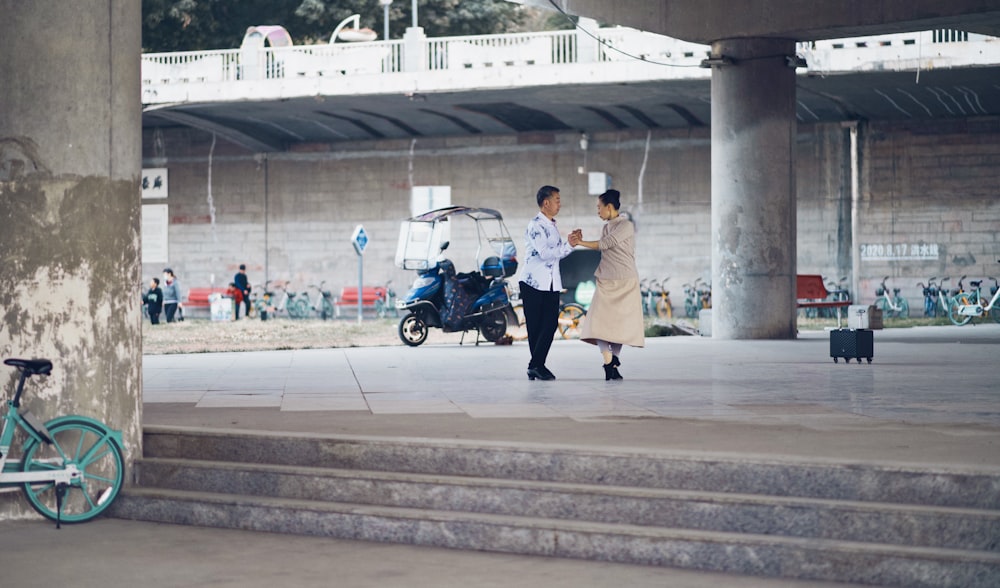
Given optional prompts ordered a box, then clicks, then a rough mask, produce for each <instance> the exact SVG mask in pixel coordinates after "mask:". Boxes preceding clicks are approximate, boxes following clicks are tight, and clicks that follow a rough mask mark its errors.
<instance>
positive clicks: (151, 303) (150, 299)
mask: <svg viewBox="0 0 1000 588" xmlns="http://www.w3.org/2000/svg"><path fill="white" fill-rule="evenodd" d="M142 301H143V302H145V303H146V312H147V313H149V322H150V323H151V324H154V325H158V324H160V312H161V311H162V310H163V290H161V289H160V279H159V278H153V279H152V280H151V281H150V282H149V291H148V292H146V295H145V296H143V298H142Z"/></svg>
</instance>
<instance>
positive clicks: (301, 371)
mask: <svg viewBox="0 0 1000 588" xmlns="http://www.w3.org/2000/svg"><path fill="white" fill-rule="evenodd" d="M621 359H622V367H621V371H622V374H623V375H624V377H625V379H624V380H622V381H617V382H616V381H612V382H606V381H605V380H604V379H603V370H602V369H601V366H600V364H601V359H600V355H599V354H598V352H597V350H596V348H595V347H593V346H591V345H587V344H584V343H581V342H579V341H562V340H557V341H556V342H555V343H554V345H553V348H552V351H551V354H550V356H549V362H548V363H549V367H550V369H551V370H552V371H553V372H555V373H556V375H557V376H558V379H556V380H555V381H549V382H543V381H538V380H535V381H529V380H528V379H527V377H526V374H525V368H526V364H527V360H528V351H527V347H526V345H525V344H524V343H521V342H515V343H514V344H513V345H510V346H498V345H492V344H484V345H479V346H478V347H477V346H475V345H471V344H466V345H463V346H459V345H457V344H439V345H436V344H434V337H433V333H432V335H431V338H430V340H429V342H428V343H426V344H424V345H423V346H421V347H417V348H408V347H401V346H396V347H365V348H339V349H336V348H335V349H315V350H300V351H269V352H251V353H208V354H190V355H161V356H146V357H145V358H144V368H143V373H144V382H143V387H144V410H145V415H144V422H146V423H151V424H154V423H155V424H177V425H190V426H211V427H230V428H252V429H265V430H267V429H270V430H294V431H304V432H317V433H339V434H352V435H376V436H406V437H431V438H467V439H482V440H493V441H525V442H545V443H570V444H585V445H597V446H602V445H613V446H619V447H620V446H635V447H651V448H657V449H668V450H678V451H719V452H742V453H764V454H774V453H779V454H788V455H804V456H815V457H828V458H832V459H854V460H858V459H862V460H876V461H878V460H883V461H893V460H902V461H916V462H928V461H930V462H938V463H950V464H954V463H971V464H983V465H985V464H989V465H996V466H1000V451H997V445H996V443H997V441H998V439H1000V438H998V433H1000V386H998V383H997V382H998V377H1000V368H998V360H1000V325H998V324H995V323H988V324H979V325H968V326H965V327H952V326H947V327H944V326H942V327H916V328H909V329H887V330H882V331H876V333H875V357H874V360H873V362H872V363H871V364H868V363H861V364H858V363H855V362H851V363H850V364H845V363H844V362H843V361H840V362H839V363H834V362H833V361H832V359H831V358H830V355H829V334H828V333H827V332H825V331H805V332H802V333H801V334H800V336H799V338H798V339H796V340H789V341H718V340H714V339H711V338H702V337H691V336H674V337H660V338H649V339H647V345H646V347H645V348H641V349H634V348H626V349H625V350H624V352H623V353H622V355H621Z"/></svg>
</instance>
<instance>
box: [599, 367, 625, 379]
mask: <svg viewBox="0 0 1000 588" xmlns="http://www.w3.org/2000/svg"><path fill="white" fill-rule="evenodd" d="M601 367H603V368H604V381H605V382H606V381H608V380H610V379H611V378H613V377H614V376H613V375H612V371H618V370H615V366H614V365H613V364H610V363H606V364H604V365H603V366H601ZM618 377H619V378H620V377H621V376H618Z"/></svg>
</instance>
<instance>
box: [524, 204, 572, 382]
mask: <svg viewBox="0 0 1000 588" xmlns="http://www.w3.org/2000/svg"><path fill="white" fill-rule="evenodd" d="M535 201H536V203H537V204H538V214H537V215H535V217H534V218H533V219H531V221H530V222H529V223H528V228H527V229H526V230H525V233H524V236H525V241H526V246H525V249H526V251H527V257H526V259H525V262H524V269H523V270H522V273H521V281H520V283H519V285H520V290H521V300H522V301H523V304H524V326H525V327H526V328H527V330H528V347H529V349H530V351H531V359H530V360H529V361H528V379H529V380H534V379H536V378H537V379H539V380H554V379H556V376H555V374H553V373H552V372H551V371H550V370H549V368H547V367H546V366H545V361H546V360H547V359H548V355H549V348H550V347H552V337H553V336H555V333H556V327H558V326H559V294H560V292H561V291H562V277H561V276H560V274H559V260H560V259H562V258H564V257H566V256H567V255H569V254H570V253H571V252H572V251H573V247H574V246H575V245H576V241H577V239H579V237H580V234H579V232H573V233H571V234H570V235H569V237H568V239H569V240H568V241H565V240H563V238H562V236H560V234H559V229H558V228H556V215H557V214H559V209H560V208H561V200H560V195H559V188H556V187H555V186H542V187H541V188H540V189H539V190H538V193H537V194H536V195H535Z"/></svg>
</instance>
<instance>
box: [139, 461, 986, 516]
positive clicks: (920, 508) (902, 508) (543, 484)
mask: <svg viewBox="0 0 1000 588" xmlns="http://www.w3.org/2000/svg"><path fill="white" fill-rule="evenodd" d="M135 464H136V466H137V467H139V468H141V466H142V465H143V464H149V465H152V466H161V465H165V466H170V467H185V468H197V469H219V470H223V471H227V472H237V471H242V472H262V473H271V474H288V475H295V476H319V477H326V478H341V479H359V480H365V481H373V482H377V481H388V482H400V483H415V484H427V485H449V486H462V487H467V488H471V487H486V488H491V489H492V488H496V489H501V490H539V491H543V492H565V493H576V494H605V495H609V496H620V497H628V498H647V499H675V500H689V501H695V502H711V503H724V504H754V505H778V506H788V507H812V506H818V507H825V508H845V509H853V510H858V511H862V512H865V511H867V512H871V511H875V510H877V511H887V510H888V511H893V512H897V513H917V514H943V515H952V516H976V517H985V518H989V519H994V520H996V521H997V522H998V523H1000V510H994V509H986V508H972V507H958V506H937V505H920V504H911V503H896V502H878V501H863V500H847V499H835V498H813V497H808V496H785V495H772V494H762V493H760V494H754V493H743V492H712V491H701V490H685V489H675V488H648V487H642V486H616V485H602V484H582V483H575V482H551V481H541V480H518V479H507V478H487V477H475V476H458V475H448V474H421V473H408V472H384V471H378V470H354V469H345V468H323V467H311V466H294V465H274V464H250V463H241V462H226V461H208V460H191V459H184V458H142V459H140V460H136V462H135Z"/></svg>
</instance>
